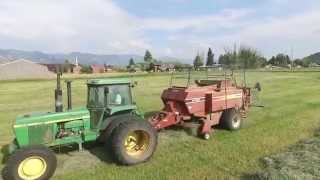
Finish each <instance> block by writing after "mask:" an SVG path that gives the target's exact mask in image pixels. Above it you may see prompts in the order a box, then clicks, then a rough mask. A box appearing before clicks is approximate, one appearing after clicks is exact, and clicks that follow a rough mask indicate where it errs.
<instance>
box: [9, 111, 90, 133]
mask: <svg viewBox="0 0 320 180" xmlns="http://www.w3.org/2000/svg"><path fill="white" fill-rule="evenodd" d="M89 117H90V113H89V111H88V109H86V108H79V109H74V110H70V111H65V112H58V113H57V112H45V113H31V114H25V115H20V116H18V117H17V118H16V121H15V123H14V127H15V128H16V127H21V126H33V125H38V124H43V123H44V124H48V123H53V121H54V122H58V121H66V120H73V119H82V118H89Z"/></svg>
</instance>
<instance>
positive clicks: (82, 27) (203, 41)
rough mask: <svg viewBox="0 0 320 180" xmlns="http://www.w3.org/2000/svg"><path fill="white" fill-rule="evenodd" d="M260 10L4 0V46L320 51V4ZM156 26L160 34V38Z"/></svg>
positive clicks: (0, 12)
mask: <svg viewBox="0 0 320 180" xmlns="http://www.w3.org/2000/svg"><path fill="white" fill-rule="evenodd" d="M178 1H181V2H182V3H183V2H185V0H178ZM269 1H274V3H275V2H277V3H280V4H282V3H284V4H289V3H290V2H288V0H285V1H283V0H269ZM310 1H311V0H310ZM295 2H298V1H297V0H295ZM308 2H309V1H308ZM313 2H315V1H313ZM318 4H319V3H318ZM312 5H314V4H312ZM295 6H297V4H296V3H295ZM260 10H261V9H256V10H252V9H224V10H221V11H219V12H218V13H212V14H206V15H192V16H184V17H172V18H161V17H158V18H154V17H147V18H142V17H137V16H134V15H132V14H130V13H128V12H127V11H125V10H124V9H122V8H120V7H119V6H117V5H116V4H115V3H114V2H113V1H111V0H90V1H89V0H55V1H53V0H28V1H22V0H1V1H0V27H1V28H0V48H15V49H24V50H41V51H48V52H70V51H82V52H92V53H104V54H107V53H112V54H115V53H139V54H142V53H143V52H144V50H145V49H151V50H152V52H154V53H155V54H156V55H158V56H162V55H170V56H178V57H184V58H186V57H187V58H192V57H193V56H194V55H195V54H196V53H197V52H204V51H206V50H207V48H208V47H209V46H210V47H212V48H214V49H215V52H216V53H218V54H219V53H221V52H223V48H224V47H225V46H232V45H233V43H234V42H241V43H243V44H246V45H249V46H253V47H258V48H259V49H260V50H262V51H263V53H265V54H266V55H271V54H274V53H277V52H280V51H284V50H286V49H289V48H290V46H291V45H293V46H294V47H295V51H296V55H297V56H299V57H301V56H304V55H308V53H313V52H315V51H319V48H318V47H319V45H318V42H319V41H320V23H318V22H320V12H319V6H312V8H311V9H308V10H306V9H304V10H303V11H301V12H294V13H288V15H286V16H282V17H273V18H270V17H267V16H264V15H263V13H261V12H259V11H260ZM258 15H260V16H259V17H258ZM152 31H155V32H161V34H162V35H161V38H159V37H158V35H157V34H155V33H154V32H152ZM150 32H151V33H150ZM162 36H163V38H162ZM159 39H160V40H159ZM159 41H161V42H160V43H159Z"/></svg>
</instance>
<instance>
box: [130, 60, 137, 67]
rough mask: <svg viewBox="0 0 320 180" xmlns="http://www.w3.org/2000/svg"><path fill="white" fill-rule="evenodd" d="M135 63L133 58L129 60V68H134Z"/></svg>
mask: <svg viewBox="0 0 320 180" xmlns="http://www.w3.org/2000/svg"><path fill="white" fill-rule="evenodd" d="M135 64H136V63H134V60H133V58H130V61H129V66H134V65H135Z"/></svg>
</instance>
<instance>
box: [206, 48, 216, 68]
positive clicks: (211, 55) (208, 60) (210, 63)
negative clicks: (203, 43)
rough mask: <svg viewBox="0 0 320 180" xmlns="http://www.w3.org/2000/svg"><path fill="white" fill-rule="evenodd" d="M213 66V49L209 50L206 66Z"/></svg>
mask: <svg viewBox="0 0 320 180" xmlns="http://www.w3.org/2000/svg"><path fill="white" fill-rule="evenodd" d="M213 64H214V54H213V53H212V50H211V48H209V50H208V56H207V63H206V66H212V65H213Z"/></svg>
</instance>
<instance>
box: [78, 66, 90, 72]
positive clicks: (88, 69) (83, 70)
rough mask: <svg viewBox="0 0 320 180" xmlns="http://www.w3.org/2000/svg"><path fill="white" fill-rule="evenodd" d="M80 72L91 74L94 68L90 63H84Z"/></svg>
mask: <svg viewBox="0 0 320 180" xmlns="http://www.w3.org/2000/svg"><path fill="white" fill-rule="evenodd" d="M80 72H81V73H88V74H89V73H92V68H91V66H89V65H82V67H81V70H80Z"/></svg>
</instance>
